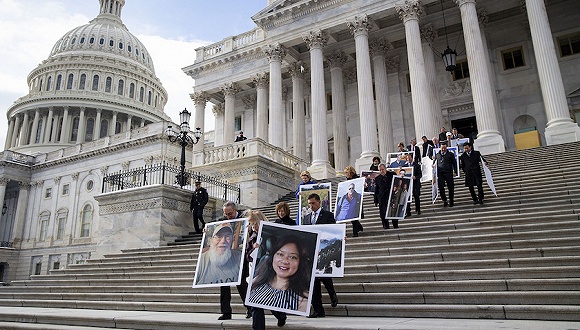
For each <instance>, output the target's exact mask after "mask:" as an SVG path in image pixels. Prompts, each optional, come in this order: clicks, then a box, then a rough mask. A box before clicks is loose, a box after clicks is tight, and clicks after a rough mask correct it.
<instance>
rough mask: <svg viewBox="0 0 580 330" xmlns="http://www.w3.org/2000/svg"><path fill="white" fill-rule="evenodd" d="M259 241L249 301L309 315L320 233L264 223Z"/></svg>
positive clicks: (250, 304) (275, 308)
mask: <svg viewBox="0 0 580 330" xmlns="http://www.w3.org/2000/svg"><path fill="white" fill-rule="evenodd" d="M258 241H260V242H261V243H260V247H259V250H258V253H257V256H256V258H255V259H254V260H257V264H256V265H255V267H254V269H253V271H252V272H251V274H252V275H253V276H252V280H251V285H250V287H249V288H248V291H249V292H248V295H247V297H248V298H247V299H246V300H247V301H246V304H247V305H249V306H254V307H260V308H264V309H270V310H274V311H281V312H287V313H292V314H297V315H304V316H308V314H309V310H310V292H311V291H312V285H313V283H314V277H313V271H314V258H315V253H316V250H317V244H318V233H316V232H313V231H309V230H304V229H303V228H300V227H287V226H282V225H279V224H273V223H266V222H262V223H260V233H259V235H258Z"/></svg>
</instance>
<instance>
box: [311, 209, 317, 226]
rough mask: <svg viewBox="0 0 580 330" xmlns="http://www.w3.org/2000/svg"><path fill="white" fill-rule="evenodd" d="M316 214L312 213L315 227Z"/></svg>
mask: <svg viewBox="0 0 580 330" xmlns="http://www.w3.org/2000/svg"><path fill="white" fill-rule="evenodd" d="M316 214H317V213H316V212H314V213H312V224H313V225H315V224H316Z"/></svg>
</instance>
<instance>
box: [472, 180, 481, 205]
mask: <svg viewBox="0 0 580 330" xmlns="http://www.w3.org/2000/svg"><path fill="white" fill-rule="evenodd" d="M469 193H470V194H471V199H473V201H474V202H477V201H483V184H482V182H481V181H480V182H478V183H477V196H476V195H475V188H474V186H469Z"/></svg>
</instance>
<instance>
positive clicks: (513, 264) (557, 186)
mask: <svg viewBox="0 0 580 330" xmlns="http://www.w3.org/2000/svg"><path fill="white" fill-rule="evenodd" d="M486 159H487V161H488V163H489V164H490V168H491V169H492V172H493V173H494V181H495V185H496V188H497V192H498V196H499V197H495V196H493V195H492V194H491V192H490V191H489V189H488V188H487V187H486V189H485V191H486V200H485V202H486V203H485V205H473V204H472V202H471V198H470V195H469V192H468V190H467V188H465V187H463V179H462V178H461V179H458V180H457V181H456V202H455V207H453V208H444V207H443V206H442V204H441V203H436V204H435V205H431V203H430V201H429V199H430V186H428V185H424V187H423V191H422V197H423V198H422V200H423V205H422V214H421V215H420V216H417V215H415V214H414V213H413V216H412V217H410V218H406V219H404V220H403V221H400V223H399V225H400V227H399V229H396V230H395V229H390V230H383V229H382V226H381V224H380V220H379V219H378V209H377V208H376V207H374V205H373V204H372V198H367V199H366V200H365V202H364V209H365V216H366V219H364V220H363V221H362V223H363V226H364V232H362V233H361V236H360V237H357V238H350V237H349V238H348V239H347V243H346V244H347V247H346V262H345V267H346V268H345V277H344V278H341V279H335V286H336V289H337V292H338V296H339V300H340V303H339V305H338V306H337V307H336V308H332V307H330V305H329V300H328V297H327V295H323V300H324V302H325V303H326V304H327V308H326V312H327V315H330V316H345V317H351V318H352V317H357V318H369V317H409V318H420V317H430V318H472V319H482V318H487V319H515V320H560V321H580V218H579V213H580V162H579V160H580V143H570V144H563V145H556V146H550V147H542V148H536V149H529V150H524V151H514V152H505V153H502V154H495V155H489V156H486ZM547 163H550V164H554V165H550V166H549V167H547V166H545V164H547ZM340 180H341V179H333V181H334V182H338V181H340ZM333 185H334V184H333ZM334 186H336V185H334ZM290 203H291V207H292V210H293V211H292V216H295V210H296V207H297V203H296V201H292V200H291V201H290ZM262 210H263V211H264V213H265V214H266V215H267V217H268V218H269V219H274V217H275V212H274V207H273V205H270V206H267V207H265V208H262ZM348 227H349V228H347V231H348V233H349V234H350V230H351V228H350V225H348ZM187 243H189V244H180V245H173V246H166V247H159V248H150V249H137V250H127V251H122V253H118V254H112V255H107V256H105V258H103V259H96V260H88V263H87V264H84V265H68V266H67V269H63V270H55V271H51V272H50V274H48V275H37V276H31V279H30V280H26V281H17V282H13V283H12V286H9V287H0V320H4V321H23V320H24V321H25V322H30V323H46V324H53V325H54V324H68V323H66V320H64V319H63V318H59V317H56V316H53V317H44V318H42V317H40V316H38V315H36V316H35V318H34V321H26V320H27V318H26V317H22V316H19V317H18V318H16V317H14V316H13V315H12V316H11V315H9V313H7V312H4V311H3V309H2V307H10V306H13V307H14V306H19V307H24V309H22V310H23V311H26V309H25V308H32V307H35V308H39V307H40V308H59V309H91V310H109V311H110V310H116V311H143V312H174V313H214V315H213V316H214V317H212V320H215V319H216V317H215V313H217V311H219V290H218V289H213V288H207V289H192V288H191V284H192V281H193V276H194V270H195V264H196V260H197V256H198V252H199V239H197V240H196V239H192V240H189V241H187ZM234 291H235V290H234ZM233 308H234V312H235V313H242V312H243V311H244V309H243V306H242V303H241V301H240V300H239V297H238V296H237V295H235V294H234V295H233ZM16 319H17V320H16ZM29 319H32V317H31V318H29ZM332 319H333V318H326V319H325V320H328V325H332V324H333V321H332ZM77 322H80V323H75V324H77V325H85V326H90V325H91V318H90V317H87V318H86V323H82V318H81V319H79V320H77ZM135 322H136V323H135V324H137V323H138V322H137V321H135ZM208 322H209V321H208ZM5 323H7V322H5ZM218 324H220V323H218V321H215V322H214V323H213V325H214V326H216V325H218ZM240 324H241V325H240V326H239V327H236V326H231V327H229V328H232V329H234V328H235V329H237V328H239V329H243V328H248V327H249V323H248V322H245V323H240ZM334 324H335V323H334ZM3 325H4V323H0V328H2V329H4V328H3V327H2V326H3ZM335 325H336V324H335ZM288 326H289V328H293V327H292V325H291V324H290V325H287V327H288ZM111 327H112V326H111ZM208 327H209V328H211V326H210V325H208ZM128 328H132V327H128ZM139 328H143V329H145V328H148V329H156V328H155V327H147V326H146V325H144V324H141V323H140V324H139ZM295 328H296V329H298V328H301V327H295ZM336 328H338V325H336ZM31 329H32V327H31Z"/></svg>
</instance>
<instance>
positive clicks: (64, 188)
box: [62, 183, 70, 196]
mask: <svg viewBox="0 0 580 330" xmlns="http://www.w3.org/2000/svg"><path fill="white" fill-rule="evenodd" d="M69 193H70V184H68V183H67V184H64V185H62V195H63V196H68V194H69Z"/></svg>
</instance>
